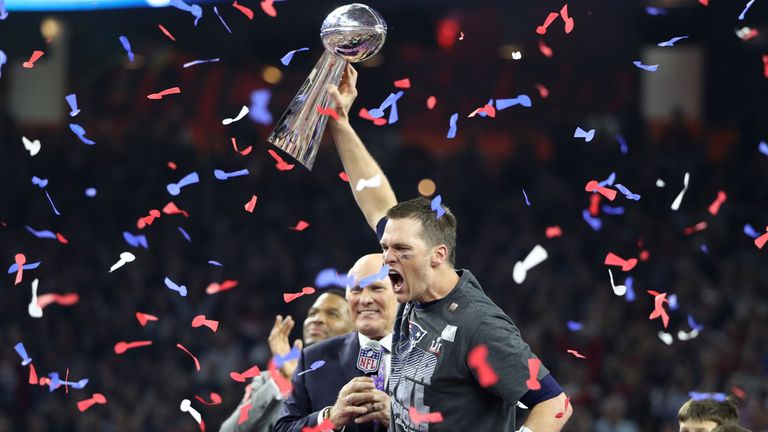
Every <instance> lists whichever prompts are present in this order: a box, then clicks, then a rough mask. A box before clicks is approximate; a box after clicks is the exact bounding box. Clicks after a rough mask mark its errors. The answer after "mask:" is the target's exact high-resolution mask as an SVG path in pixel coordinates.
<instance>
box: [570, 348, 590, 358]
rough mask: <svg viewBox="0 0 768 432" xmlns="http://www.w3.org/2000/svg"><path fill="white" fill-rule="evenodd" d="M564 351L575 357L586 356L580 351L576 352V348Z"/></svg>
mask: <svg viewBox="0 0 768 432" xmlns="http://www.w3.org/2000/svg"><path fill="white" fill-rule="evenodd" d="M566 352H567V353H568V354H573V356H574V357H577V358H583V359H585V358H586V357H585V356H583V355H581V353H579V352H578V351H576V350H572V349H569V350H568V351H566Z"/></svg>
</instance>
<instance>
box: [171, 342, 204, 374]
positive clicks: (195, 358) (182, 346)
mask: <svg viewBox="0 0 768 432" xmlns="http://www.w3.org/2000/svg"><path fill="white" fill-rule="evenodd" d="M176 347H177V348H179V349H181V350H184V352H186V353H187V354H189V356H190V357H192V360H194V361H195V369H197V371H198V372H200V362H199V361H198V360H197V357H195V356H193V355H192V353H191V352H189V350H188V349H186V348H184V345H182V344H180V343H177V344H176Z"/></svg>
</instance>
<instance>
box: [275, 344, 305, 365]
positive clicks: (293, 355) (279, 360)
mask: <svg viewBox="0 0 768 432" xmlns="http://www.w3.org/2000/svg"><path fill="white" fill-rule="evenodd" d="M300 356H301V350H300V349H299V348H298V347H293V348H291V350H290V351H288V354H286V355H284V356H281V355H280V354H275V356H274V357H273V358H272V360H273V361H274V362H275V366H276V367H278V368H281V367H283V364H284V363H285V362H289V361H294V360H298V359H299V357H300Z"/></svg>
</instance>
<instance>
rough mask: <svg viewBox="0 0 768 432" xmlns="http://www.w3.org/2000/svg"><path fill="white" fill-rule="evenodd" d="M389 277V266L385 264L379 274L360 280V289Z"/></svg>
mask: <svg viewBox="0 0 768 432" xmlns="http://www.w3.org/2000/svg"><path fill="white" fill-rule="evenodd" d="M387 275H389V265H388V264H384V265H383V266H381V269H380V270H379V272H378V273H376V274H372V275H370V276H366V277H364V278H362V279H361V280H360V288H365V287H367V286H368V285H370V284H372V283H374V282H376V281H378V280H382V279H385V278H386V277H387Z"/></svg>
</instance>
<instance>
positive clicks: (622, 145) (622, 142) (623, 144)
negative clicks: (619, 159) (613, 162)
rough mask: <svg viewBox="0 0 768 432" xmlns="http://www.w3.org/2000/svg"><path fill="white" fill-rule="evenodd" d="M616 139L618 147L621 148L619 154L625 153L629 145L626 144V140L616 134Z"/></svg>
mask: <svg viewBox="0 0 768 432" xmlns="http://www.w3.org/2000/svg"><path fill="white" fill-rule="evenodd" d="M616 141H618V142H619V146H620V147H619V149H620V150H621V154H627V152H628V151H629V146H627V141H626V140H625V139H624V137H623V136H621V135H619V134H616Z"/></svg>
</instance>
